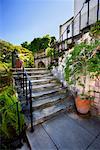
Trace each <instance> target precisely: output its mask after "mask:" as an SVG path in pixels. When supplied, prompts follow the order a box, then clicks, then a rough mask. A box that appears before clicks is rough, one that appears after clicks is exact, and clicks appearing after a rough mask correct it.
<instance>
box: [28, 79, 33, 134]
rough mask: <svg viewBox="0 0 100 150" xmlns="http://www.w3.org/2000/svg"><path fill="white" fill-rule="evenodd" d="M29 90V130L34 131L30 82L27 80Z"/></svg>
mask: <svg viewBox="0 0 100 150" xmlns="http://www.w3.org/2000/svg"><path fill="white" fill-rule="evenodd" d="M29 92H30V118H31V132H33V131H34V128H33V114H32V84H31V81H30V80H29Z"/></svg>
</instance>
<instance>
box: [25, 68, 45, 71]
mask: <svg viewBox="0 0 100 150" xmlns="http://www.w3.org/2000/svg"><path fill="white" fill-rule="evenodd" d="M25 70H26V71H29V70H33V71H35V70H47V69H46V68H25Z"/></svg>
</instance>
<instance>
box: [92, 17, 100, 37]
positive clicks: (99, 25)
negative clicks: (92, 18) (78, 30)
mask: <svg viewBox="0 0 100 150" xmlns="http://www.w3.org/2000/svg"><path fill="white" fill-rule="evenodd" d="M90 34H91V35H92V36H95V37H96V36H98V35H99V36H100V20H99V21H97V22H96V23H95V24H94V25H93V26H92V27H91V30H90Z"/></svg>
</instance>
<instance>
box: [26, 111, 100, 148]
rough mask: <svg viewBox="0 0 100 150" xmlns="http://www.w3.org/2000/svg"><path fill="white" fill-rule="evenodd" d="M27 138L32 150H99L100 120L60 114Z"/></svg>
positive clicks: (73, 114) (37, 128)
mask: <svg viewBox="0 0 100 150" xmlns="http://www.w3.org/2000/svg"><path fill="white" fill-rule="evenodd" d="M28 136H29V140H30V144H31V147H32V150H100V119H97V118H95V117H91V118H88V119H85V118H82V117H79V116H78V115H77V114H75V113H70V114H67V113H62V114H60V115H59V116H57V117H55V118H53V119H51V120H49V121H46V122H44V123H43V124H42V125H39V126H37V127H35V131H34V133H30V132H28Z"/></svg>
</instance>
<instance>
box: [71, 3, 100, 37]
mask: <svg viewBox="0 0 100 150" xmlns="http://www.w3.org/2000/svg"><path fill="white" fill-rule="evenodd" d="M84 2H85V0H74V17H75V16H76V15H77V14H78V12H79V11H80V10H81V8H82V6H83V3H84ZM97 4H98V0H90V5H89V7H90V9H89V25H91V24H93V23H95V22H96V21H97ZM99 5H100V4H99ZM87 10H88V5H87V3H86V4H84V8H83V9H82V12H81V29H83V28H85V27H86V26H87ZM99 19H100V11H99ZM77 34H79V15H78V16H77V17H76V19H75V21H74V35H77Z"/></svg>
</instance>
